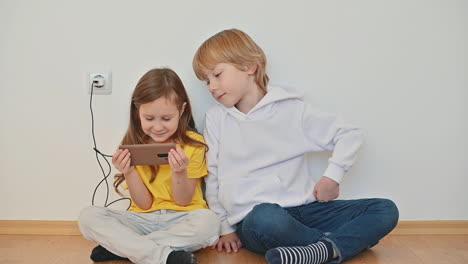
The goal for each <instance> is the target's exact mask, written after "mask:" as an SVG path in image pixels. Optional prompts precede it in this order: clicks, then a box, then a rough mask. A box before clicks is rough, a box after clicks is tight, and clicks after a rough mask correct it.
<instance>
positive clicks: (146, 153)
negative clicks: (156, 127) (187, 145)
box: [119, 143, 176, 166]
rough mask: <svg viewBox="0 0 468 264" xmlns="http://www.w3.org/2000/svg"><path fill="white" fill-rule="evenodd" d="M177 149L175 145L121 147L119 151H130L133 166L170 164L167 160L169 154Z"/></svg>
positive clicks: (159, 144)
mask: <svg viewBox="0 0 468 264" xmlns="http://www.w3.org/2000/svg"><path fill="white" fill-rule="evenodd" d="M175 148H176V144H174V143H155V144H137V145H121V146H120V147H119V149H128V150H129V151H130V154H131V161H130V165H131V166H135V165H163V164H169V161H168V160H167V157H168V153H169V151H170V150H171V149H175Z"/></svg>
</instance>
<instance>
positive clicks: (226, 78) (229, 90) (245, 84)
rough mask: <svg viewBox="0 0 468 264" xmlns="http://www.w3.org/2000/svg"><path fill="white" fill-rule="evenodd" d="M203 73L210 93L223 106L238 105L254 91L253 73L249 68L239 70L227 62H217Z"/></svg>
mask: <svg viewBox="0 0 468 264" xmlns="http://www.w3.org/2000/svg"><path fill="white" fill-rule="evenodd" d="M254 72H255V71H254ZM205 74H206V76H207V79H208V81H207V84H208V87H209V90H210V93H211V95H212V96H213V98H214V99H215V100H216V101H218V102H220V103H221V104H223V105H224V106H225V107H232V106H238V104H240V103H242V101H244V100H245V99H246V98H248V97H249V94H250V93H252V92H254V91H255V90H254V87H255V86H256V84H255V79H254V75H253V73H251V70H249V69H246V71H241V70H239V69H237V68H236V67H234V66H233V65H231V64H229V63H218V64H216V65H215V67H214V68H213V69H207V70H205Z"/></svg>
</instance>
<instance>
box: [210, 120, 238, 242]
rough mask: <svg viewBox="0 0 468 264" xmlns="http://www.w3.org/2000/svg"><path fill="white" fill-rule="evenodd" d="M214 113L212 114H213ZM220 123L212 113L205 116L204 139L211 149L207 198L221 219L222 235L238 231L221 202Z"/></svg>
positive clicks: (211, 207)
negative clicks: (219, 164) (219, 168)
mask: <svg viewBox="0 0 468 264" xmlns="http://www.w3.org/2000/svg"><path fill="white" fill-rule="evenodd" d="M211 113H212V112H211ZM219 126H220V124H219V122H216V121H215V118H213V116H212V115H210V112H208V113H207V114H206V116H205V129H204V137H205V140H206V143H207V145H208V147H209V150H208V152H207V154H206V155H207V163H208V176H207V177H205V185H206V190H205V197H206V201H207V202H208V206H209V207H210V209H211V210H212V211H213V212H215V213H216V214H217V215H218V216H219V217H220V218H221V235H226V234H230V233H233V232H235V231H236V229H235V228H234V227H233V226H231V225H229V223H228V221H227V212H226V210H225V209H224V207H223V206H222V205H221V203H220V202H219V199H218V197H219V195H218V192H219V182H218V174H217V173H218V145H219V138H218V133H217V132H218V131H219Z"/></svg>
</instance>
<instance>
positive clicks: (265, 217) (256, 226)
mask: <svg viewBox="0 0 468 264" xmlns="http://www.w3.org/2000/svg"><path fill="white" fill-rule="evenodd" d="M283 213H284V209H283V208H282V207H281V206H279V205H278V204H270V203H262V204H258V205H256V206H255V207H254V208H253V209H252V211H250V213H248V214H247V216H246V217H245V218H244V220H243V221H242V229H244V230H247V229H250V230H256V231H259V232H260V233H263V232H269V231H274V230H278V228H280V227H281V226H282V224H281V217H279V215H280V214H283Z"/></svg>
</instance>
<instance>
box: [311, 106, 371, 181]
mask: <svg viewBox="0 0 468 264" xmlns="http://www.w3.org/2000/svg"><path fill="white" fill-rule="evenodd" d="M302 127H303V132H304V135H305V139H306V144H308V145H309V146H311V147H312V151H333V153H332V156H331V158H330V159H329V160H328V161H329V164H328V167H327V169H326V170H325V172H324V174H323V175H324V176H326V177H328V178H330V179H332V180H334V181H335V182H337V183H340V182H341V179H342V178H343V175H344V174H345V172H347V171H348V170H349V169H350V168H351V167H352V165H353V164H354V162H355V160H356V156H357V151H358V150H359V148H360V146H361V144H362V141H363V133H362V131H361V129H359V128H357V127H355V126H353V125H351V124H348V123H345V122H344V121H343V120H342V119H341V118H339V117H337V116H334V115H332V114H328V113H324V112H319V111H317V110H316V109H313V108H312V107H311V106H310V105H308V104H306V103H304V108H303V115H302Z"/></svg>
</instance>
